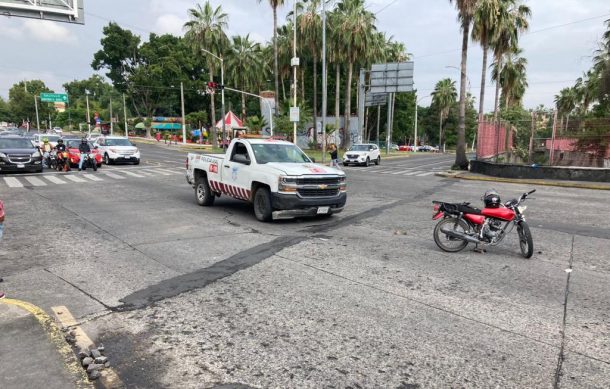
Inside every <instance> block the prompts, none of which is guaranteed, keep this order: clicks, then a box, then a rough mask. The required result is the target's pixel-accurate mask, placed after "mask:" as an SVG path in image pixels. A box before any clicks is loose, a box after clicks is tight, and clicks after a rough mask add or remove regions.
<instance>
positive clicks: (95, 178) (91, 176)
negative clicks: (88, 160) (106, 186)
mask: <svg viewBox="0 0 610 389" xmlns="http://www.w3.org/2000/svg"><path fill="white" fill-rule="evenodd" d="M83 177H85V178H87V179H89V180H91V181H96V182H99V181H104V180H103V179H101V178H99V177H98V176H94V175H93V174H83Z"/></svg>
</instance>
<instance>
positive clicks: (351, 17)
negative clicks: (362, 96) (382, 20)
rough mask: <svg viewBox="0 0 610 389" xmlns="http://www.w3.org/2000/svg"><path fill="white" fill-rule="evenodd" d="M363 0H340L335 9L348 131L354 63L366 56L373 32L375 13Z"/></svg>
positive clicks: (347, 130)
mask: <svg viewBox="0 0 610 389" xmlns="http://www.w3.org/2000/svg"><path fill="white" fill-rule="evenodd" d="M364 6H365V4H364V0H342V1H341V2H340V3H339V4H338V5H337V11H338V12H340V13H341V14H342V17H341V24H340V25H339V27H338V28H339V32H340V35H341V37H342V41H343V44H344V48H345V60H346V62H347V80H346V84H345V85H346V86H345V130H346V133H347V134H348V133H349V128H350V118H351V109H352V81H353V75H354V64H355V63H356V62H358V61H359V60H361V59H362V58H366V57H367V51H368V50H369V49H370V47H371V43H372V41H373V35H374V34H373V33H374V32H375V15H374V14H373V13H371V12H369V11H367V10H366V9H365V7H364Z"/></svg>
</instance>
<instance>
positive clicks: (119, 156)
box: [94, 136, 140, 165]
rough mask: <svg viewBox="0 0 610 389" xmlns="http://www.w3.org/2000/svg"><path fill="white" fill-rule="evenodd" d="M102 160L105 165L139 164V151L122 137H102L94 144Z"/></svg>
mask: <svg viewBox="0 0 610 389" xmlns="http://www.w3.org/2000/svg"><path fill="white" fill-rule="evenodd" d="M94 144H95V145H96V146H97V147H98V148H99V151H100V153H101V154H102V156H103V158H104V163H105V164H106V165H111V164H113V163H117V162H128V163H133V164H134V165H138V164H140V150H138V148H137V147H136V146H135V145H134V144H133V143H131V142H130V141H129V139H127V138H125V137H122V136H102V137H99V138H98V139H97V140H96V141H95V143H94Z"/></svg>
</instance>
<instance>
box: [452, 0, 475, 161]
mask: <svg viewBox="0 0 610 389" xmlns="http://www.w3.org/2000/svg"><path fill="white" fill-rule="evenodd" d="M449 2H450V3H455V6H456V8H457V11H458V20H459V21H460V25H461V28H462V62H461V73H462V74H461V80H460V116H459V128H458V144H457V150H456V154H455V167H457V168H459V169H463V170H466V169H468V158H466V139H465V136H466V72H467V64H468V37H469V35H470V26H471V24H472V19H473V16H474V12H475V10H476V6H477V3H478V0H449Z"/></svg>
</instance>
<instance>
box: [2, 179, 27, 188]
mask: <svg viewBox="0 0 610 389" xmlns="http://www.w3.org/2000/svg"><path fill="white" fill-rule="evenodd" d="M4 182H6V185H8V186H9V187H10V188H23V184H22V183H21V182H19V180H18V179H16V178H15V177H4Z"/></svg>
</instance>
